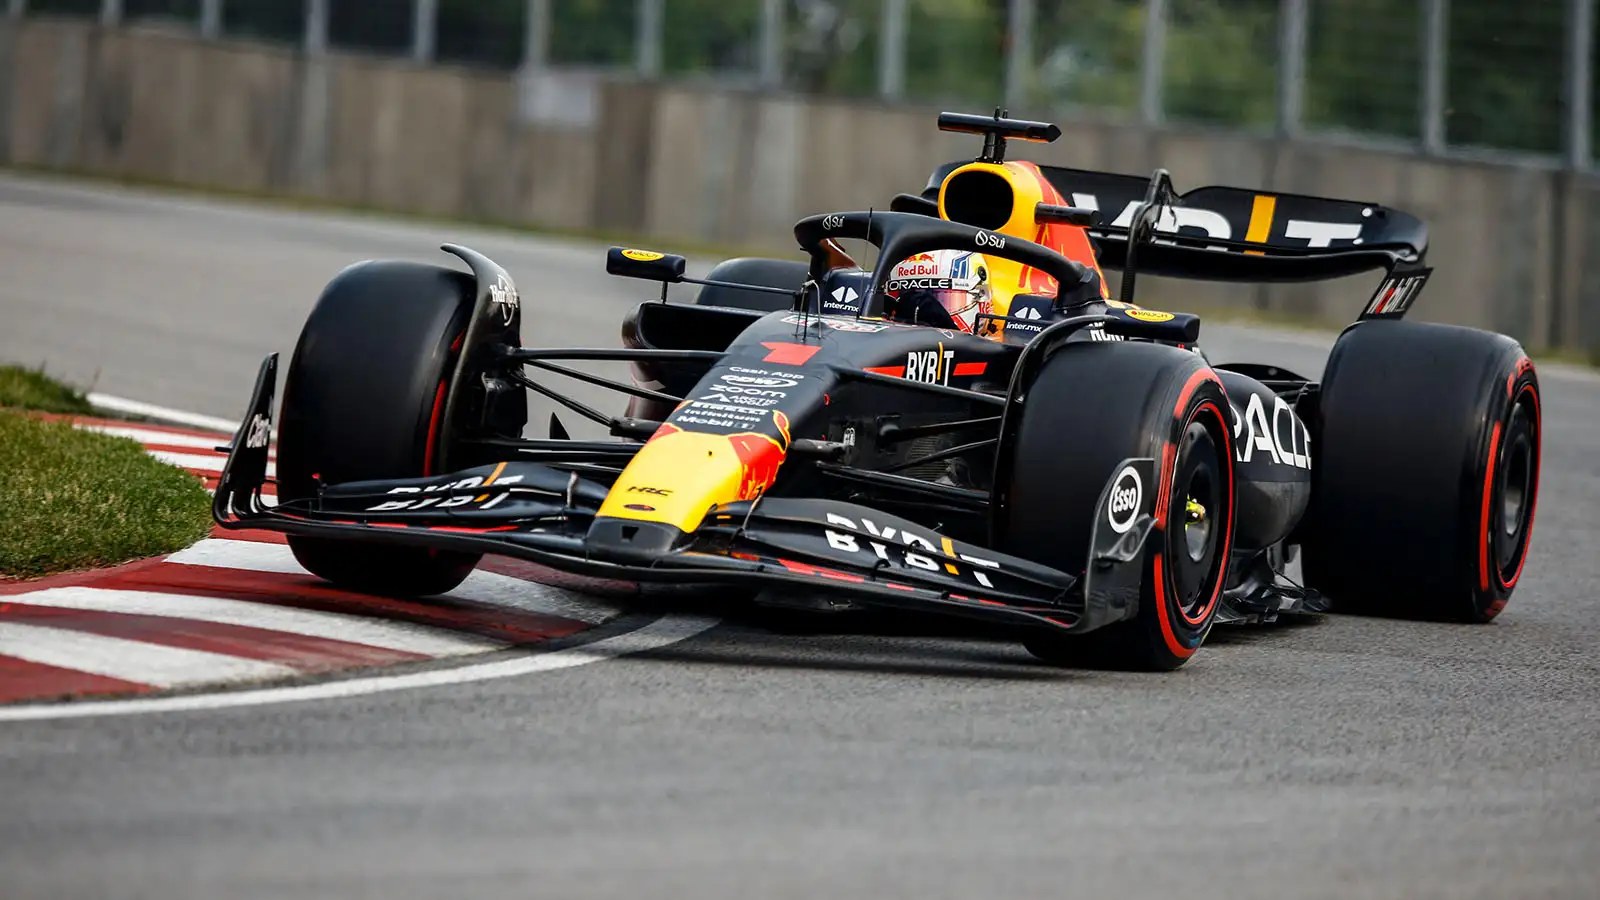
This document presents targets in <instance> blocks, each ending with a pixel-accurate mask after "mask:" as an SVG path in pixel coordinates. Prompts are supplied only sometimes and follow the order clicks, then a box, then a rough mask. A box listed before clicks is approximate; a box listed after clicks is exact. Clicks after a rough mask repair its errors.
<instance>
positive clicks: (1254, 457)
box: [1217, 369, 1311, 551]
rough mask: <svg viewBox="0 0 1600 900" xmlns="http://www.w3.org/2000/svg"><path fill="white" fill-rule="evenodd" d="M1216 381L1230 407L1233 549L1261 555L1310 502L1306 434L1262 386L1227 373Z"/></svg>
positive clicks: (1288, 409) (1283, 403) (1294, 416)
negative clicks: (1233, 497)
mask: <svg viewBox="0 0 1600 900" xmlns="http://www.w3.org/2000/svg"><path fill="white" fill-rule="evenodd" d="M1217 375H1218V376H1219V377H1221V379H1222V385H1223V387H1225V388H1226V389H1227V391H1228V401H1229V402H1230V403H1231V404H1232V406H1233V447H1234V471H1235V473H1236V475H1237V478H1236V479H1235V484H1236V486H1237V492H1236V499H1235V503H1236V507H1235V518H1234V521H1235V522H1236V523H1237V524H1236V525H1235V532H1234V543H1235V546H1236V547H1237V548H1238V549H1239V550H1241V551H1251V550H1260V549H1262V548H1265V547H1269V546H1271V545H1273V544H1276V543H1278V542H1279V541H1281V540H1283V539H1284V538H1285V537H1287V536H1288V535H1289V533H1290V532H1291V531H1293V530H1294V527H1295V525H1297V524H1299V522H1300V517H1301V516H1302V515H1304V514H1305V510H1306V505H1307V504H1308V503H1310V501H1311V432H1310V430H1309V429H1307V428H1306V424H1305V422H1303V421H1302V420H1301V419H1300V416H1299V415H1298V414H1297V413H1296V412H1295V411H1294V408H1293V407H1291V406H1290V405H1289V403H1288V402H1287V401H1285V400H1284V399H1283V398H1282V397H1279V396H1278V395H1277V394H1275V393H1273V391H1272V390H1271V389H1270V388H1268V387H1267V386H1266V385H1264V384H1262V383H1261V382H1259V381H1257V380H1256V379H1254V378H1251V377H1250V376H1248V375H1241V374H1239V373H1238V372H1230V371H1228V370H1226V369H1218V370H1217Z"/></svg>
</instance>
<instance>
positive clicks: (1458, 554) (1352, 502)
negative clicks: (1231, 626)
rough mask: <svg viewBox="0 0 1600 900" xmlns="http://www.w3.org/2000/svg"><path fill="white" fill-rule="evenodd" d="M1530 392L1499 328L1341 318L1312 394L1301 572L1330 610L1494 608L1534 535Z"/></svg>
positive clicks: (1533, 378)
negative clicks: (1314, 409)
mask: <svg viewBox="0 0 1600 900" xmlns="http://www.w3.org/2000/svg"><path fill="white" fill-rule="evenodd" d="M1541 400H1542V397H1541V395H1540V390H1539V381H1538V376H1537V373H1536V372H1535V371H1534V368H1533V364H1532V362H1531V360H1529V358H1528V356H1527V354H1526V353H1525V352H1524V351H1523V349H1522V348H1521V346H1519V345H1518V344H1517V343H1516V342H1515V341H1513V340H1512V339H1510V338H1508V337H1505V336H1504V335H1498V334H1493V333H1490V332H1485V331H1479V330H1476V329H1469V328H1461V327H1457V326H1444V325H1435V324H1431V323H1411V322H1367V323H1362V324H1360V325H1357V326H1354V327H1353V328H1351V329H1350V330H1348V331H1347V332H1346V333H1345V334H1344V335H1343V336H1341V338H1340V340H1339V343H1338V344H1337V345H1335V348H1334V352H1333V354H1331V355H1330V357H1329V362H1328V367H1327V372H1326V374H1325V375H1324V379H1323V388H1322V397H1321V399H1320V402H1319V407H1320V410H1319V414H1318V426H1317V429H1316V431H1317V432H1318V434H1317V435H1316V436H1315V437H1316V444H1315V446H1316V448H1317V449H1315V450H1313V453H1315V454H1316V458H1315V459H1314V461H1313V464H1312V502H1311V507H1310V509H1309V510H1308V514H1307V524H1306V527H1305V529H1304V532H1305V534H1304V541H1303V543H1304V560H1305V562H1304V566H1305V575H1306V580H1307V583H1308V584H1309V585H1310V586H1311V587H1313V588H1316V589H1317V590H1319V591H1322V592H1323V593H1325V594H1327V595H1328V596H1329V598H1330V599H1331V600H1332V601H1333V605H1334V608H1335V610H1337V611H1342V612H1356V613H1363V614H1370V615H1384V616H1396V617H1402V618H1420V619H1430V620H1439V621H1452V622H1472V623H1483V622H1488V621H1491V620H1492V619H1494V618H1495V617H1496V616H1498V615H1499V614H1500V612H1501V611H1502V610H1503V609H1505V607H1506V605H1507V603H1508V602H1509V601H1510V598H1511V594H1512V592H1513V591H1514V589H1515V588H1516V585H1517V582H1518V580H1519V579H1520V577H1521V574H1522V569H1523V566H1524V564H1525V563H1526V561H1527V555H1528V549H1529V546H1530V544H1531V539H1532V532H1533V520H1534V514H1535V511H1536V509H1537V503H1538V484H1539V474H1540V459H1541V455H1542V454H1541V450H1542V440H1543V421H1542V411H1541ZM1378 511H1381V514H1380V513H1379V512H1378Z"/></svg>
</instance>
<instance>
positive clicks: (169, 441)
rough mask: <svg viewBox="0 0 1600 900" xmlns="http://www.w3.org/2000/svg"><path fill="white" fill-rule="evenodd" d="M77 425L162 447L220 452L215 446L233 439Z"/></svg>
mask: <svg viewBox="0 0 1600 900" xmlns="http://www.w3.org/2000/svg"><path fill="white" fill-rule="evenodd" d="M77 426H78V427H79V428H81V429H83V430H84V431H93V432H95V433H97V434H108V435H111V436H112V437H125V438H129V439H131V440H135V441H138V442H139V443H141V444H155V445H158V446H163V447H193V448H194V449H196V450H210V451H212V452H214V453H217V452H220V451H218V450H217V449H216V448H218V447H225V446H227V445H228V442H230V441H232V440H233V436H232V435H226V434H218V435H209V436H208V435H198V434H176V433H174V432H171V431H152V430H151V429H149V428H134V427H130V426H126V425H100V424H95V423H87V422H79V423H77Z"/></svg>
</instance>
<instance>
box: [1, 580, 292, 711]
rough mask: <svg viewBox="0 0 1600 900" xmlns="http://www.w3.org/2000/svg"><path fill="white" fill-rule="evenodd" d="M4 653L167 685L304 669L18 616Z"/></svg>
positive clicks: (5, 636)
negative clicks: (32, 621)
mask: <svg viewBox="0 0 1600 900" xmlns="http://www.w3.org/2000/svg"><path fill="white" fill-rule="evenodd" d="M12 599H13V598H10V597H8V598H6V600H7V602H11V601H12ZM0 656H13V657H16V658H17V659H23V660H27V661H28V662H33V663H39V664H41V665H46V666H56V667H58V668H62V669H74V670H76V671H79V672H88V673H90V674H92V675H102V676H105V677H106V678H116V679H120V680H122V681H132V682H135V683H138V684H148V685H153V686H155V687H163V688H173V687H189V686H194V685H200V684H213V683H217V682H228V681H260V680H265V679H269V678H293V677H295V676H297V675H299V674H300V673H299V672H297V671H296V670H294V669H291V668H289V667H288V666H282V665H279V664H277V663H272V662H265V661H263V660H258V659H244V658H241V657H238V656H226V655H224V654H221V653H207V652H205V651H203V650H189V649H187V648H183V647H164V646H161V645H160V644H147V643H145V642H143V641H130V640H124V639H123V638H114V637H105V636H104V635H99V634H88V633H85V632H81V631H73V630H71V629H67V628H50V627H48V626H44V625H23V624H21V623H17V622H0Z"/></svg>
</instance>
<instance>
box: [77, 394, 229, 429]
mask: <svg viewBox="0 0 1600 900" xmlns="http://www.w3.org/2000/svg"><path fill="white" fill-rule="evenodd" d="M87 399H88V401H89V404H90V405H91V406H98V407H100V408H101V409H109V410H111V411H113V412H120V413H127V414H128V415H132V416H144V417H145V418H149V419H160V420H162V421H166V422H171V423H173V424H174V425H188V426H189V427H191V428H201V429H206V430H209V431H223V432H227V433H228V434H230V435H231V434H234V433H235V432H237V431H238V430H239V423H238V422H230V421H229V420H227V419H218V418H216V417H214V416H205V415H201V414H200V413H192V412H184V411H183V410H181V409H171V408H169V407H165V406H156V405H155V404H154V403H145V402H144V401H142V400H129V399H128V398H126V397H113V396H112V395H110V394H96V393H91V394H89V395H87Z"/></svg>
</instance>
